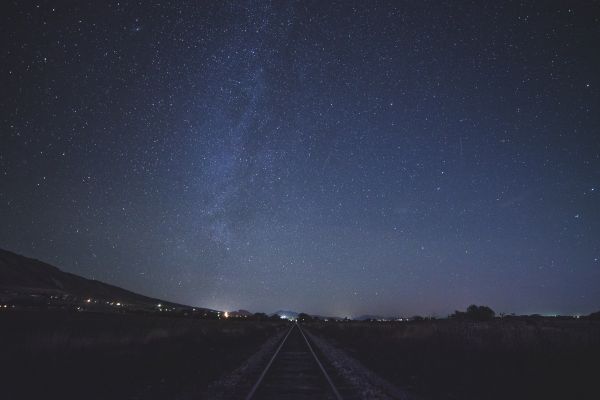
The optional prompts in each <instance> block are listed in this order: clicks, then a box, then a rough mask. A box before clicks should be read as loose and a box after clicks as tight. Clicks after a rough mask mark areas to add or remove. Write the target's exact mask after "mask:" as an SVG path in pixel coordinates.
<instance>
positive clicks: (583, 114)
mask: <svg viewBox="0 0 600 400" xmlns="http://www.w3.org/2000/svg"><path fill="white" fill-rule="evenodd" d="M169 3H170V4H169ZM0 7H1V10H0V11H1V13H0V15H1V16H0V31H1V40H2V48H1V54H0V90H1V91H2V94H1V96H0V129H1V131H0V134H1V142H0V222H1V225H0V226H1V228H0V248H4V249H7V250H11V251H14V252H17V253H20V254H23V255H27V256H30V257H35V258H38V259H41V260H43V261H46V262H49V263H51V264H54V265H56V266H59V267H60V268H62V269H64V270H66V271H69V272H73V273H77V274H80V275H82V276H85V277H88V278H95V279H98V280H102V281H106V282H108V283H112V284H116V285H119V286H122V287H125V288H128V289H131V290H134V291H137V292H141V293H143V294H147V295H151V296H155V297H160V298H164V299H167V300H172V301H177V302H182V303H185V304H191V305H197V306H204V307H210V308H216V309H221V310H232V309H238V308H244V309H248V310H251V311H255V312H256V311H264V312H273V311H275V310H278V309H282V308H283V309H293V310H296V311H306V312H310V313H319V314H324V315H339V316H357V315H360V314H363V313H372V314H380V315H389V314H393V315H406V316H409V315H413V314H422V315H438V316H445V315H447V314H448V313H449V312H452V311H453V310H455V309H464V308H465V307H466V306H468V305H469V304H471V303H476V304H485V305H489V306H490V307H492V308H493V309H494V310H496V311H497V312H515V313H540V314H547V313H564V314H577V313H589V312H591V311H596V310H598V309H600V73H599V71H600V48H599V44H600V3H598V2H587V3H578V2H565V1H561V2H556V3H552V2H547V1H538V2H536V4H534V3H533V2H509V3H505V2H499V1H489V2H483V1H476V2H462V1H456V2H454V1H452V2H441V1H439V2H438V1H431V2H429V1H421V0H419V1H389V2H375V1H364V2H355V3H353V2H350V1H340V2H331V3H330V2H326V1H306V2H283V1H276V2H273V3H269V2H266V1H264V2H263V1H257V2H252V1H234V2H220V1H219V2H216V1H189V2H187V3H185V2H183V1H176V2H167V1H165V2H158V1H143V2H142V1H140V2H127V1H121V2H115V1H106V2H104V1H77V2H75V1H71V2H66V1H59V2H32V3H30V2H25V1H23V2H21V1H19V2H17V1H3V2H2V5H1V6H0Z"/></svg>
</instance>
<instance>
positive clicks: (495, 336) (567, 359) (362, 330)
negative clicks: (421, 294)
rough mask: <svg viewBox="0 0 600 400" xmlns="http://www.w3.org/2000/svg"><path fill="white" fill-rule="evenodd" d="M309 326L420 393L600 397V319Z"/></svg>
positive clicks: (383, 374)
mask: <svg viewBox="0 0 600 400" xmlns="http://www.w3.org/2000/svg"><path fill="white" fill-rule="evenodd" d="M307 328H308V329H309V330H310V331H311V332H312V333H314V334H317V335H319V336H321V337H324V338H326V339H328V340H330V342H331V343H332V344H334V345H336V346H339V347H340V348H342V349H344V350H346V351H347V352H348V353H349V354H350V355H351V356H353V357H354V358H356V359H358V360H359V361H360V362H362V363H363V364H364V365H365V366H366V367H368V368H370V369H371V370H373V371H374V372H376V373H377V374H379V375H380V376H381V377H383V378H385V379H387V380H388V381H390V382H392V383H394V384H395V385H397V386H399V387H404V388H407V389H409V390H411V391H412V392H413V393H414V394H415V395H417V397H418V398H420V399H598V398H600V387H599V384H598V382H599V381H598V372H599V371H600V369H599V368H600V321H587V320H576V319H568V320H560V319H554V318H533V319H495V320H493V321H489V322H470V321H454V320H438V321H418V322H417V321H415V322H401V323H395V322H392V323H369V322H337V323H336V322H314V323H310V324H309V325H307Z"/></svg>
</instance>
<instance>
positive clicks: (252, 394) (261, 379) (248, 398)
mask: <svg viewBox="0 0 600 400" xmlns="http://www.w3.org/2000/svg"><path fill="white" fill-rule="evenodd" d="M292 330H294V325H292V327H291V328H290V330H289V331H288V333H287V334H286V335H285V337H284V338H283V340H282V341H281V344H280V345H279V347H278V348H277V350H275V354H273V357H271V359H270V360H269V363H268V364H267V366H266V368H265V369H264V371H263V372H262V374H260V376H259V377H258V380H257V381H256V383H255V384H254V386H252V390H250V393H248V396H246V400H250V399H251V398H252V396H254V393H256V390H257V389H258V387H259V386H260V384H261V383H262V381H263V379H264V378H265V375H267V372H268V371H269V368H271V364H273V361H275V358H277V355H278V354H279V350H281V348H282V347H283V344H284V343H285V341H286V340H287V338H288V336H290V333H292Z"/></svg>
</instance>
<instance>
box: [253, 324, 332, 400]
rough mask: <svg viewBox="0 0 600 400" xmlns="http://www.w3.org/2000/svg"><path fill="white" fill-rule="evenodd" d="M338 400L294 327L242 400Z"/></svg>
mask: <svg viewBox="0 0 600 400" xmlns="http://www.w3.org/2000/svg"><path fill="white" fill-rule="evenodd" d="M271 399H278V400H279V399H295V400H301V399H311V400H318V399H327V400H341V399H342V396H341V395H340V392H339V390H338V389H337V388H336V386H335V384H334V382H333V381H332V379H331V378H330V376H329V374H328V373H327V371H326V370H325V368H324V367H323V364H322V363H321V361H319V358H318V357H317V355H316V353H315V351H314V350H313V347H312V346H311V344H310V342H309V340H308V339H307V337H306V335H305V334H304V332H303V331H302V328H301V327H300V325H298V324H294V325H293V326H292V327H291V328H290V330H289V331H288V332H287V334H286V335H285V336H284V339H283V340H282V342H281V344H280V345H279V347H278V348H277V350H276V351H275V354H273V357H271V359H270V360H269V363H268V364H267V366H266V368H265V369H264V370H263V371H262V373H261V374H260V376H259V378H258V380H257V381H256V383H255V384H254V386H253V387H252V389H251V390H250V392H249V393H248V395H247V396H246V400H271Z"/></svg>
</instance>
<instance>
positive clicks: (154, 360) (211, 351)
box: [0, 311, 287, 400]
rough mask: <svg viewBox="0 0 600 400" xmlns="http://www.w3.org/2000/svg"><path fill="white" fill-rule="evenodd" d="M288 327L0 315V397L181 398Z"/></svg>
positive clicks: (161, 319) (147, 318)
mask: <svg viewBox="0 0 600 400" xmlns="http://www.w3.org/2000/svg"><path fill="white" fill-rule="evenodd" d="M286 326H287V324H285V323H277V322H249V321H239V322H238V321H231V320H226V321H222V320H221V321H211V320H195V319H190V318H177V317H163V316H151V315H131V314H124V315H119V314H100V313H74V312H64V311H40V312H37V311H2V312H0V343H1V349H2V351H1V362H0V365H1V366H0V381H1V382H2V385H1V386H2V389H1V395H2V396H1V397H2V399H7V400H8V399H11V400H12V399H59V398H60V399H187V398H195V399H197V398H202V394H203V393H204V391H205V390H206V388H207V386H208V385H209V384H210V383H211V382H212V381H214V380H215V379H217V378H219V377H220V376H222V375H223V374H226V373H228V372H230V371H231V370H233V369H235V368H236V367H237V366H239V365H240V364H241V363H242V362H243V361H245V360H246V359H247V358H248V357H249V356H251V355H252V354H254V353H255V352H256V351H257V350H258V349H259V348H260V346H261V345H262V344H263V343H264V342H265V341H266V340H267V339H268V338H269V337H272V336H273V335H274V334H275V333H276V332H278V331H279V330H281V329H285V327H286Z"/></svg>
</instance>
